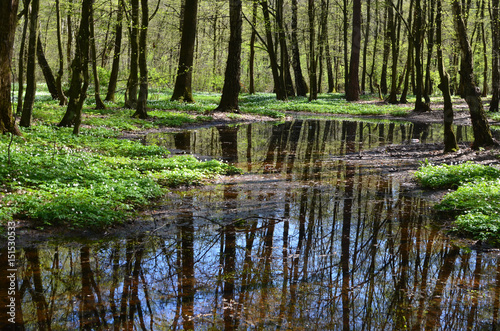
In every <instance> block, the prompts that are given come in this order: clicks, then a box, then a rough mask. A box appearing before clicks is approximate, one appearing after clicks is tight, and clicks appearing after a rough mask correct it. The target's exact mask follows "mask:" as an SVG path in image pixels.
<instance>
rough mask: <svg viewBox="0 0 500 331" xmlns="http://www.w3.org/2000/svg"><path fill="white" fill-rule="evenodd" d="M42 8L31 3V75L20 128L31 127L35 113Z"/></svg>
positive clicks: (27, 69)
mask: <svg viewBox="0 0 500 331" xmlns="http://www.w3.org/2000/svg"><path fill="white" fill-rule="evenodd" d="M39 7H40V3H39V0H32V1H31V12H30V15H29V20H30V22H29V23H28V25H29V37H28V63H27V65H26V72H27V73H29V75H28V76H27V77H26V94H25V96H24V103H23V113H22V115H21V121H20V122H19V125H20V126H24V127H30V126H31V116H32V113H33V104H34V103H35V94H36V76H35V71H36V47H37V40H38V10H39Z"/></svg>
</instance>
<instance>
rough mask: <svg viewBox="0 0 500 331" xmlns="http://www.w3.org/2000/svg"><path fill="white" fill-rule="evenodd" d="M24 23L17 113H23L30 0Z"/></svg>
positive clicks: (27, 0) (25, 6) (19, 66)
mask: <svg viewBox="0 0 500 331" xmlns="http://www.w3.org/2000/svg"><path fill="white" fill-rule="evenodd" d="M23 4H24V9H25V14H24V25H23V33H22V37H21V46H20V47H19V64H18V71H19V73H18V88H17V110H16V113H17V115H21V114H22V113H23V95H24V74H25V71H24V63H25V61H26V57H27V52H26V32H27V31H28V22H29V16H28V6H30V0H24V1H23Z"/></svg>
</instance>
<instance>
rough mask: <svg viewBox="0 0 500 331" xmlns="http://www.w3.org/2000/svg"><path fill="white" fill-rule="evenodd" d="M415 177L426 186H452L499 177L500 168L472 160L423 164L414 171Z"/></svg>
mask: <svg viewBox="0 0 500 331" xmlns="http://www.w3.org/2000/svg"><path fill="white" fill-rule="evenodd" d="M415 178H416V179H417V180H418V182H419V183H420V185H422V186H423V187H426V188H452V187H458V186H459V185H462V184H464V183H467V182H472V181H477V180H491V179H496V178H500V170H499V169H497V168H493V167H489V166H484V165H481V164H476V163H473V162H466V163H463V164H459V165H447V164H442V165H437V166H433V165H424V166H422V167H420V168H419V169H418V171H417V172H416V173H415Z"/></svg>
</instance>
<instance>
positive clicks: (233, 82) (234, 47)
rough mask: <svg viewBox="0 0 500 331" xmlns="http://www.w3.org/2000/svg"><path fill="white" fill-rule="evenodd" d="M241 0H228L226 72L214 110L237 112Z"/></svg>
mask: <svg viewBox="0 0 500 331" xmlns="http://www.w3.org/2000/svg"><path fill="white" fill-rule="evenodd" d="M241 8H242V4H241V0H229V25H230V30H231V32H230V36H229V46H228V54H227V64H226V72H225V75H224V87H223V88H222V98H221V100H220V103H219V106H218V107H217V108H216V109H215V110H216V111H232V112H238V111H239V106H238V95H239V92H240V72H241V32H242V16H241Z"/></svg>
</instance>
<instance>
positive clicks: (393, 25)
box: [387, 0, 399, 104]
mask: <svg viewBox="0 0 500 331" xmlns="http://www.w3.org/2000/svg"><path fill="white" fill-rule="evenodd" d="M398 4H399V1H398ZM387 24H388V26H387V29H388V30H389V31H390V32H388V33H390V38H391V47H392V48H391V49H392V74H391V92H390V93H389V97H388V98H387V102H388V103H392V104H396V103H398V95H397V90H398V86H397V81H398V57H399V40H398V38H397V19H396V17H395V15H394V8H393V7H392V3H391V0H389V2H387Z"/></svg>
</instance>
